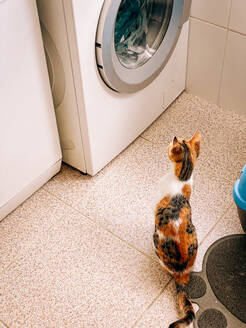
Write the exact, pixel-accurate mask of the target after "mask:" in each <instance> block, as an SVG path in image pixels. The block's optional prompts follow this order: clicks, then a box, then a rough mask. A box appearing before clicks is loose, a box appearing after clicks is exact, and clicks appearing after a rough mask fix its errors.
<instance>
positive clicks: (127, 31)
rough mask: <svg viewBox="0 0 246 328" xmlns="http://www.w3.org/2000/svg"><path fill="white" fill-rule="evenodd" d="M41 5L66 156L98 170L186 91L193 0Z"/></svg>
mask: <svg viewBox="0 0 246 328" xmlns="http://www.w3.org/2000/svg"><path fill="white" fill-rule="evenodd" d="M37 5H38V10H39V17H40V23H41V28H42V31H43V40H44V47H45V52H46V59H47V65H48V69H49V76H50V83H51V89H52V93H53V99H54V105H55V110H56V117H57V122H58V129H59V135H60V141H61V146H62V152H63V161H64V162H66V163H68V164H69V165H71V166H73V167H75V168H77V169H78V170H80V171H82V172H84V173H88V174H90V175H95V174H96V173H97V172H98V171H99V170H100V169H101V168H103V167H104V166H105V165H106V164H107V163H108V162H110V161H111V160H112V159H113V158H114V157H115V156H116V155H118V154H119V153H120V152H121V151H122V150H123V149H124V148H126V147H127V146H128V145H129V144H130V143H131V142H133V140H134V139H136V138H137V137H138V136H139V135H140V134H141V133H142V132H143V131H144V130H145V129H146V128H147V127H148V126H149V125H150V124H151V123H152V122H153V121H154V120H155V119H156V118H157V117H158V116H159V115H160V114H161V113H162V112H163V111H164V110H165V109H166V108H167V107H168V106H169V105H170V103H171V102H172V101H173V100H174V99H175V98H176V97H177V96H178V95H179V94H180V93H181V92H182V91H183V90H184V88H185V77H186V59H187V42H188V29H189V13H190V6H191V0H135V1H132V0H94V1H89V2H88V1H81V0H52V1H50V0H37ZM167 124H168V122H167ZM164 128H165V127H164Z"/></svg>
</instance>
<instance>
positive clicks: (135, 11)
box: [114, 0, 173, 68]
mask: <svg viewBox="0 0 246 328" xmlns="http://www.w3.org/2000/svg"><path fill="white" fill-rule="evenodd" d="M172 10H173V0H165V1H160V0H135V1H132V0H122V1H121V4H120V7H119V10H118V13H117V17H116V21H115V29H114V46H115V52H116V55H117V57H118V59H119V61H120V63H121V64H122V65H123V66H125V67H126V68H136V67H139V66H141V65H143V64H145V63H146V62H147V61H148V60H149V59H150V58H151V57H153V55H154V54H155V52H156V51H157V49H158V48H159V46H160V44H161V43H162V41H163V39H164V36H165V34H166V31H167V28H168V26H169V22H170V19H171V16H172Z"/></svg>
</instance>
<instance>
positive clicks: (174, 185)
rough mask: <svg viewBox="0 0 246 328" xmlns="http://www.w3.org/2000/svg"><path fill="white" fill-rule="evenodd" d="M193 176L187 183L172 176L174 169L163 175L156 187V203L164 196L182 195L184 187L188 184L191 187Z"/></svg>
mask: <svg viewBox="0 0 246 328" xmlns="http://www.w3.org/2000/svg"><path fill="white" fill-rule="evenodd" d="M192 183H193V176H191V178H190V179H189V180H188V181H180V180H179V179H178V178H177V177H176V175H175V174H174V168H172V170H170V171H169V172H168V173H167V174H166V175H164V176H163V177H162V178H161V179H160V180H159V182H158V185H157V203H158V202H159V201H160V200H161V199H162V198H163V197H165V196H167V195H170V196H171V197H173V196H175V195H177V194H182V188H183V187H184V185H186V184H189V185H190V186H192Z"/></svg>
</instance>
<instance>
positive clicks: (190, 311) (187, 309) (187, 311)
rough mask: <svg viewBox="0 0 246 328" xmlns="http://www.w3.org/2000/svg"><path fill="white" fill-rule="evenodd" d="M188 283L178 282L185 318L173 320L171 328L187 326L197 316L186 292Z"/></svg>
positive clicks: (181, 309) (179, 300)
mask: <svg viewBox="0 0 246 328" xmlns="http://www.w3.org/2000/svg"><path fill="white" fill-rule="evenodd" d="M185 287H186V284H180V283H177V282H176V289H177V296H178V303H179V308H180V311H181V312H182V313H183V318H181V319H179V320H178V321H175V322H173V323H172V324H171V325H170V326H169V328H185V327H187V326H189V324H191V323H192V321H193V320H194V318H195V311H194V308H193V306H192V304H191V301H190V299H189V297H188V295H187V292H186V289H185Z"/></svg>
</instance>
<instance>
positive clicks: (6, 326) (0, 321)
mask: <svg viewBox="0 0 246 328" xmlns="http://www.w3.org/2000/svg"><path fill="white" fill-rule="evenodd" d="M0 323H1V324H2V325H4V327H5V328H10V326H8V325H7V324H6V323H5V322H4V321H3V320H1V319H0Z"/></svg>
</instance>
